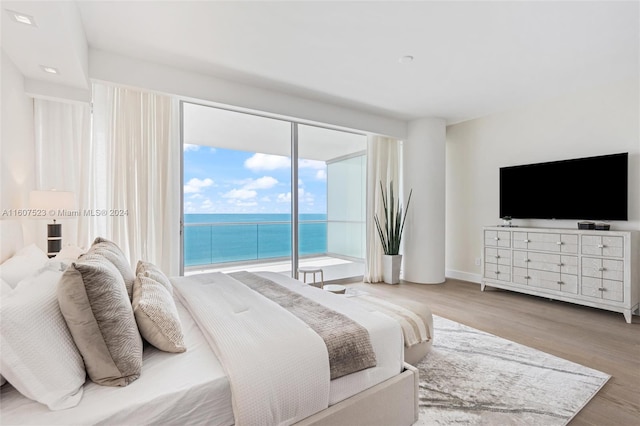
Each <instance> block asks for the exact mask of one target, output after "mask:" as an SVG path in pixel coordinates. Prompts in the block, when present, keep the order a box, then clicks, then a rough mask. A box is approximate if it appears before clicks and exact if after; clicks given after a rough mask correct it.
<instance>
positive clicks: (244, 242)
mask: <svg viewBox="0 0 640 426" xmlns="http://www.w3.org/2000/svg"><path fill="white" fill-rule="evenodd" d="M326 220H327V215H326V214H300V217H299V225H300V226H299V229H300V233H299V249H300V255H313V254H322V253H326V251H327V222H326ZM184 222H185V227H184V265H185V266H197V265H209V264H215V263H224V262H238V261H249V260H263V259H273V258H278V257H289V256H291V215H289V214H185V215H184ZM190 225H191V226H190Z"/></svg>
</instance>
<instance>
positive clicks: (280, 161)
mask: <svg viewBox="0 0 640 426" xmlns="http://www.w3.org/2000/svg"><path fill="white" fill-rule="evenodd" d="M290 163H291V162H290V159H289V158H287V157H282V156H278V155H269V154H262V153H253V152H245V151H235V150H229V149H222V148H212V147H210V146H200V145H190V144H185V145H184V212H185V213H187V214H189V213H236V214H237V213H290V212H291V185H290V182H291V166H290ZM326 186H327V167H326V164H325V163H324V162H322V161H314V160H304V159H301V160H300V162H299V167H298V193H299V199H300V203H299V207H298V208H299V211H300V213H326V210H327V207H326V206H327V189H326Z"/></svg>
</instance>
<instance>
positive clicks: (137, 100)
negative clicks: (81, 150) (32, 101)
mask: <svg viewBox="0 0 640 426" xmlns="http://www.w3.org/2000/svg"><path fill="white" fill-rule="evenodd" d="M172 107H173V105H172V99H171V98H170V97H168V96H163V95H159V94H154V93H148V92H140V91H136V90H132V89H128V88H123V87H116V86H109V85H105V84H94V85H93V126H92V141H91V142H92V145H93V148H94V150H93V159H92V160H93V163H92V174H91V176H90V180H91V190H92V191H93V193H94V194H95V204H94V205H95V207H94V208H96V209H102V210H106V211H107V215H106V216H100V217H97V218H96V219H97V220H96V223H95V224H93V227H94V231H95V233H96V235H98V234H99V235H102V236H104V237H105V238H109V239H112V240H113V241H114V242H116V243H117V244H118V245H119V246H120V247H121V248H122V250H123V251H124V253H125V255H127V256H128V257H129V259H130V262H131V264H132V265H133V266H134V267H135V265H136V263H137V261H138V260H140V259H144V260H147V261H149V262H152V263H154V264H156V265H158V266H159V267H160V268H161V269H163V270H164V271H165V272H167V273H169V274H175V273H177V271H175V270H174V269H173V267H172V266H173V263H172V261H171V259H172V258H179V244H177V242H173V241H172V239H173V238H172V235H173V231H174V230H175V227H174V226H173V225H174V223H173V222H174V218H175V210H176V209H178V211H179V204H177V203H176V200H177V199H178V198H179V196H178V194H176V193H174V191H173V188H174V186H175V185H173V184H172V177H173V174H174V172H175V170H176V167H178V165H179V161H180V157H179V156H176V155H172V154H173V151H172V149H171V140H172V137H171V136H172V126H171V123H172V121H171V120H172V117H171V115H172ZM176 145H177V144H176ZM178 202H179V201H178Z"/></svg>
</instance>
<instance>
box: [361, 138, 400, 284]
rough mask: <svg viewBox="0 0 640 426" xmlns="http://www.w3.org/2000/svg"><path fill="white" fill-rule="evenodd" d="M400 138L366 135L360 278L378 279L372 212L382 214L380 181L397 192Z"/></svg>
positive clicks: (377, 248)
mask: <svg viewBox="0 0 640 426" xmlns="http://www.w3.org/2000/svg"><path fill="white" fill-rule="evenodd" d="M401 148H402V147H401V143H400V141H398V140H396V139H392V138H387V137H383V136H369V137H368V139H367V231H366V232H367V233H366V259H365V260H366V261H365V271H364V282H369V283H376V282H380V281H382V255H383V252H382V245H381V244H380V238H379V237H378V231H377V230H376V225H375V222H374V216H375V215H376V214H377V215H378V217H380V218H383V217H384V208H383V206H382V194H381V193H380V182H382V186H383V187H384V188H385V191H386V188H388V185H389V182H393V183H394V187H395V189H394V192H395V193H396V194H401V192H399V191H400V190H401V186H400V184H401V182H400V161H401V158H402V156H401Z"/></svg>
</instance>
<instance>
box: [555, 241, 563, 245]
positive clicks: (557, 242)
mask: <svg viewBox="0 0 640 426" xmlns="http://www.w3.org/2000/svg"><path fill="white" fill-rule="evenodd" d="M556 244H557V245H559V246H561V245H562V244H564V243H563V242H562V241H556Z"/></svg>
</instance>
